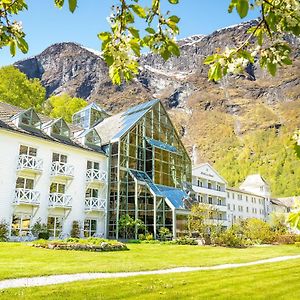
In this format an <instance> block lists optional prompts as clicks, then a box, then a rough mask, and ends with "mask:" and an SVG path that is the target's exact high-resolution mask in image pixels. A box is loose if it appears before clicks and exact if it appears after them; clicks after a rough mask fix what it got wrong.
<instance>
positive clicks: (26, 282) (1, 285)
mask: <svg viewBox="0 0 300 300" xmlns="http://www.w3.org/2000/svg"><path fill="white" fill-rule="evenodd" d="M297 258H300V255H293V256H279V257H274V258H268V259H263V260H257V261H252V262H247V263H239V264H224V265H216V266H210V267H179V268H173V269H165V270H154V271H140V272H122V273H78V274H69V275H50V276H41V277H30V278H18V279H7V280H2V281H0V290H1V289H8V288H20V287H30V286H43V285H52V284H60V283H65V282H73V281H79V280H91V279H99V278H122V277H132V276H140V275H157V274H170V273H182V272H194V271H208V270H223V269H233V268H240V267H248V266H254V265H261V264H266V263H275V262H281V261H286V260H290V259H297Z"/></svg>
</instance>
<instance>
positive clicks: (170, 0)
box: [169, 0, 179, 4]
mask: <svg viewBox="0 0 300 300" xmlns="http://www.w3.org/2000/svg"><path fill="white" fill-rule="evenodd" d="M169 2H170V3H171V4H178V3H179V0H169Z"/></svg>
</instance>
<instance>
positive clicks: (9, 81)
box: [0, 66, 46, 111]
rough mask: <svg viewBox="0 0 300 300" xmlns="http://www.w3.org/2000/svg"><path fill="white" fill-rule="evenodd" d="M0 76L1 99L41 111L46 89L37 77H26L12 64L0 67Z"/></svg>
mask: <svg viewBox="0 0 300 300" xmlns="http://www.w3.org/2000/svg"><path fill="white" fill-rule="evenodd" d="M0 78H1V80H0V99H1V101H3V102H6V103H9V104H12V105H16V106H19V107H22V108H25V109H26V108H29V107H32V108H34V109H35V110H36V111H41V109H42V104H43V102H44V100H45V96H46V90H45V88H44V87H43V86H42V85H41V83H40V81H39V80H38V79H28V78H27V77H26V75H25V74H23V73H22V72H20V71H19V70H18V69H17V68H15V67H12V66H8V67H3V68H1V69H0Z"/></svg>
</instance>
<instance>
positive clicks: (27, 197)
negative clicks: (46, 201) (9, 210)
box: [13, 189, 40, 206]
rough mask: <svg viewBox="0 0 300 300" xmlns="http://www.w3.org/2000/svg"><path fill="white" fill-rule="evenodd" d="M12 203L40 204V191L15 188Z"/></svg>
mask: <svg viewBox="0 0 300 300" xmlns="http://www.w3.org/2000/svg"><path fill="white" fill-rule="evenodd" d="M13 204H14V205H31V206H38V205H39V204H40V193H39V192H37V191H35V190H30V189H15V196H14V201H13Z"/></svg>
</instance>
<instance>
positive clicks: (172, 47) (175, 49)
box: [168, 41, 180, 57]
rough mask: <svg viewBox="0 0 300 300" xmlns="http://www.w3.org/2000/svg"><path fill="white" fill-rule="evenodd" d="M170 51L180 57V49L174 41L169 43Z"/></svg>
mask: <svg viewBox="0 0 300 300" xmlns="http://www.w3.org/2000/svg"><path fill="white" fill-rule="evenodd" d="M168 51H169V52H171V53H172V54H173V55H175V56H177V57H178V56H179V55H180V50H179V47H178V45H177V44H176V43H174V42H173V41H169V43H168Z"/></svg>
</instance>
